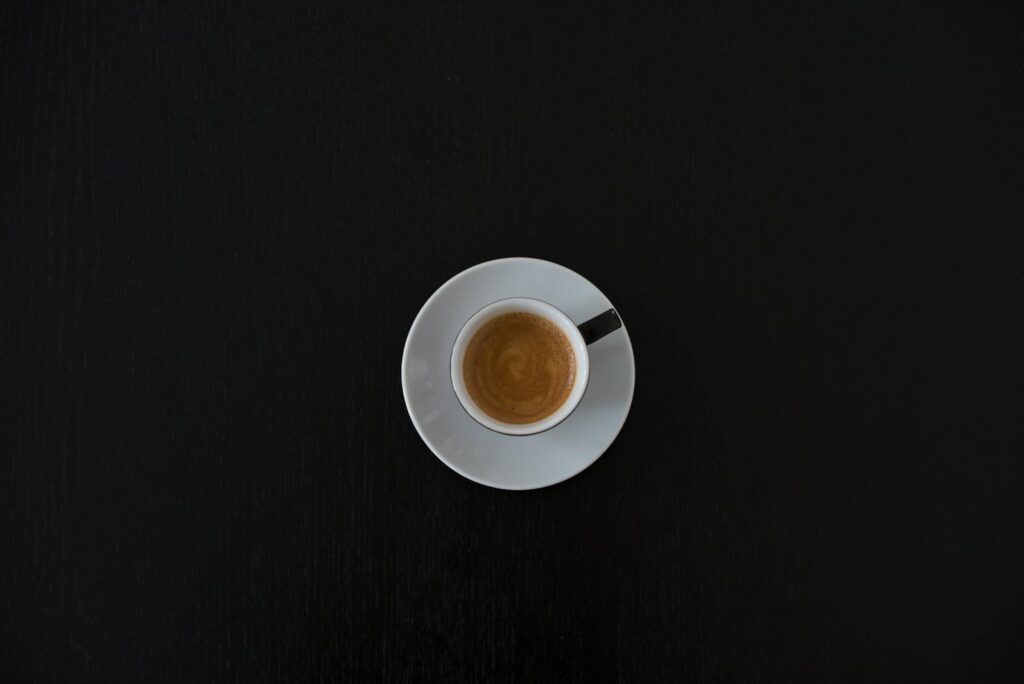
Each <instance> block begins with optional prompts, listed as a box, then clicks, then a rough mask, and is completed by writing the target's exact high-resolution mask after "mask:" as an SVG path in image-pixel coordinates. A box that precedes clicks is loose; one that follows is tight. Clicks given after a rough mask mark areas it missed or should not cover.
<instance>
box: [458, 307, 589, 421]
mask: <svg viewBox="0 0 1024 684" xmlns="http://www.w3.org/2000/svg"><path fill="white" fill-rule="evenodd" d="M520 302H522V303H524V304H527V305H529V307H532V308H535V309H536V308H539V309H541V310H542V313H541V312H536V311H531V310H530V309H529V308H526V310H527V311H528V312H529V313H539V314H540V315H543V316H544V317H545V318H548V319H549V320H551V321H552V322H553V323H555V324H556V325H557V326H558V327H559V329H560V330H561V331H562V332H563V334H565V335H566V336H567V337H568V338H569V343H570V344H571V345H572V348H573V353H574V354H575V355H576V381H575V382H574V383H573V388H572V391H571V393H570V395H569V397H567V398H566V400H565V402H563V404H562V405H561V406H559V407H558V409H557V410H556V411H555V412H554V413H552V414H550V415H548V416H546V417H544V418H543V419H541V420H538V421H534V422H532V423H506V422H504V421H500V420H497V419H495V418H492V417H491V416H489V415H488V414H487V413H486V412H485V411H483V410H482V409H481V408H479V407H478V406H477V405H476V402H474V401H473V399H472V398H471V397H470V396H469V392H468V391H467V390H466V385H465V380H464V378H463V376H462V364H461V360H462V357H463V355H464V354H465V350H466V347H468V345H469V341H470V340H471V339H472V335H473V334H475V333H476V331H477V330H479V329H480V327H481V326H483V325H484V324H485V323H486V322H487V321H489V320H490V319H491V318H493V317H494V316H496V315H500V314H494V316H488V314H491V313H492V310H493V309H496V308H498V307H499V306H501V305H504V306H506V307H507V306H515V305H516V304H517V303H520ZM513 311H516V309H511V310H510V311H508V312H507V313H511V312H513ZM457 353H458V356H459V361H460V363H456V360H455V357H456V354H457ZM449 369H450V375H451V383H452V389H453V391H454V392H455V397H456V399H457V400H458V402H459V405H460V406H461V407H462V409H463V410H464V411H465V412H466V413H467V414H468V415H469V416H470V417H471V418H472V419H473V420H475V421H476V422H477V423H478V424H480V425H481V426H483V427H485V428H487V429H488V430H491V431H493V432H497V433H499V434H503V435H508V436H511V437H523V436H528V435H535V434H539V433H541V432H546V431H547V430H550V429H552V428H554V427H556V426H558V425H559V424H561V423H562V422H563V421H564V420H565V419H566V418H568V417H569V416H571V415H572V414H573V412H574V411H575V410H576V409H577V407H578V406H579V405H580V402H582V400H583V395H584V394H585V393H586V391H587V386H588V385H589V384H590V353H589V351H588V349H587V344H586V342H585V341H584V340H583V335H582V334H581V333H580V331H579V329H578V328H577V327H576V323H575V322H573V320H572V319H571V318H569V316H568V315H566V313H565V312H564V311H562V310H561V309H559V308H558V307H557V306H555V305H554V304H551V303H549V302H546V301H544V300H541V299H536V298H534V297H505V298H503V299H498V300H495V301H493V302H491V303H490V304H487V305H485V306H483V307H481V308H480V309H478V310H477V311H476V312H475V313H474V314H473V315H472V316H470V317H469V318H468V319H467V320H466V322H465V323H463V325H462V328H460V329H459V333H458V335H456V337H455V341H454V342H453V343H452V351H451V357H450V359H449Z"/></svg>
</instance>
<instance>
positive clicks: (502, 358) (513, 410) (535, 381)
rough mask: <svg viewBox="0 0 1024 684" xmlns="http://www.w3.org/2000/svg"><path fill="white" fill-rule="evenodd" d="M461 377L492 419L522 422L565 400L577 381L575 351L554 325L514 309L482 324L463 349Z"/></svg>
mask: <svg viewBox="0 0 1024 684" xmlns="http://www.w3.org/2000/svg"><path fill="white" fill-rule="evenodd" d="M462 375H463V379H464V380H465V383H466V390H467V391H468V392H469V396H470V398H472V399H473V401H474V402H475V403H476V405H477V406H479V407H480V409H481V410H482V411H483V412H484V413H486V414H487V415H489V416H490V417H491V418H494V419H495V420H500V421H502V422H505V423H513V424H516V425H522V424H524V423H533V422H536V421H538V420H542V419H544V418H547V417H548V416H550V415H551V414H552V413H554V412H555V411H557V410H558V408H559V407H560V406H561V405H562V404H564V403H565V400H566V399H568V398H569V393H570V392H571V391H572V386H573V383H574V382H575V380H576V354H575V353H574V352H573V350H572V345H571V344H569V340H568V338H567V337H566V336H565V333H563V332H562V331H561V330H560V329H559V327H558V326H557V325H555V324H554V323H552V322H551V321H549V320H547V319H546V318H544V317H542V316H538V315H536V314H532V313H526V312H516V313H509V314H503V315H501V316H498V317H496V318H493V319H491V320H489V321H487V322H486V323H484V324H483V326H481V328H480V329H479V330H477V331H476V334H475V335H473V339H471V340H470V341H469V345H467V347H466V353H465V356H463V360H462Z"/></svg>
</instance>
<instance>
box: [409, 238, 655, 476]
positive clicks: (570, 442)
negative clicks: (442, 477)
mask: <svg viewBox="0 0 1024 684" xmlns="http://www.w3.org/2000/svg"><path fill="white" fill-rule="evenodd" d="M507 297H532V298H534V299H540V300H542V301H546V302H549V303H551V304H554V305H555V306H556V307H558V308H559V309H561V310H562V311H564V312H565V313H566V314H567V315H568V316H569V317H570V318H571V319H572V320H573V321H575V322H576V323H582V322H583V321H585V320H587V319H589V318H591V317H592V316H596V315H597V314H599V313H601V312H603V311H606V310H607V309H610V308H612V303H611V302H610V301H608V298H607V297H605V296H604V295H603V294H602V293H601V291H600V290H598V289H597V288H596V287H595V286H594V285H593V284H592V283H591V282H590V281H588V280H587V279H586V278H584V277H583V276H581V275H579V274H578V273H575V272H573V271H570V270H569V269H567V268H565V267H564V266H559V265H558V264H553V263H551V262H550V261H541V260H540V259H529V258H523V257H516V258H511V259H498V260H496V261H488V262H486V263H482V264H478V265H477V266H474V267H472V268H470V269H467V270H465V271H463V272H462V273H460V274H458V275H457V276H455V277H454V278H452V279H451V280H449V281H448V282H447V283H445V284H444V285H442V286H441V287H440V289H438V291H437V292H435V293H434V294H433V295H432V296H431V297H430V299H428V300H427V303H426V304H424V305H423V308H422V309H421V310H420V312H419V315H417V316H416V320H415V321H413V324H412V328H410V329H409V337H408V338H406V341H405V352H404V353H403V354H402V392H403V394H404V395H405V405H406V407H407V408H408V409H409V416H410V417H411V418H412V422H413V425H415V426H416V430H417V431H418V432H419V433H420V437H422V438H423V441H424V442H426V443H427V446H428V447H430V449H431V451H433V452H434V454H436V455H437V457H438V458H439V459H441V460H442V461H443V462H444V463H445V465H447V466H448V467H450V468H451V469H452V470H454V471H455V472H457V473H459V474H460V475H462V476H464V477H467V478H469V479H470V480H473V481H474V482H479V483H480V484H484V485H488V486H490V487H498V488H500V489H538V488H540V487H547V486H548V485H553V484H555V483H557V482H561V481H562V480H566V479H568V478H570V477H572V476H573V475H576V474H577V473H579V472H580V471H582V470H583V469H584V468H586V467H587V466H589V465H590V464H591V463H593V462H594V461H596V460H597V459H598V457H600V456H601V454H603V453H604V451H605V449H607V448H608V447H609V446H610V445H611V443H612V441H613V440H614V439H615V437H616V435H618V434H619V430H621V429H622V425H623V423H625V422H626V415H627V414H628V413H629V406H630V404H631V403H632V401H633V380H634V375H635V369H634V366H633V346H632V345H631V344H630V342H629V335H628V334H627V333H626V326H625V324H623V326H622V328H620V329H619V330H615V331H614V332H612V333H610V334H608V335H607V336H605V337H603V338H602V339H600V340H598V341H597V342H595V343H593V344H592V345H590V347H589V351H590V384H589V385H588V386H587V392H586V394H585V395H584V396H583V401H582V402H581V403H580V405H579V406H578V407H577V408H576V410H575V412H573V414H572V415H571V416H569V417H568V418H566V419H565V421H563V422H562V423H560V424H559V425H558V426H556V427H554V428H552V429H551V430H548V431H547V432H542V433H539V434H536V435H530V436H527V437H519V436H509V435H502V434H499V433H497V432H492V431H491V430H488V429H487V428H485V427H483V426H482V425H480V424H479V423H477V422H476V421H475V420H473V419H472V418H470V417H469V414H467V413H466V411H465V410H463V408H462V406H461V405H460V404H459V400H458V399H457V398H456V396H455V390H454V389H452V383H451V373H450V369H449V364H450V359H451V353H452V345H453V344H454V343H455V337H456V336H457V335H458V333H459V330H460V329H461V328H462V325H463V324H464V323H465V322H466V321H467V320H469V318H470V316H472V315H473V314H474V313H475V312H476V311H478V310H479V309H481V308H482V307H484V306H486V305H487V304H490V303H491V302H494V301H496V300H499V299H505V298H507ZM618 313H619V314H620V318H621V314H622V312H621V311H620V312H618ZM627 313H628V312H627Z"/></svg>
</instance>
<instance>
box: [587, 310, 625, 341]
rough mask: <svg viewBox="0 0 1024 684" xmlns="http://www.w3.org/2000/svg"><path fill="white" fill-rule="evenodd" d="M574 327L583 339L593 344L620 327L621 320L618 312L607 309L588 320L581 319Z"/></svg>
mask: <svg viewBox="0 0 1024 684" xmlns="http://www.w3.org/2000/svg"><path fill="white" fill-rule="evenodd" d="M576 327H577V328H579V331H580V334H581V335H583V341H584V342H586V343H587V344H593V343H594V342H597V341H598V340H599V339H601V338H602V337H604V336H605V335H607V334H608V333H610V332H612V331H613V330H618V329H619V328H621V327H622V321H620V320H619V314H617V313H615V309H608V310H607V311H605V312H604V313H601V314H598V315H596V316H594V317H593V318H591V319H590V320H587V321H583V322H582V323H580V324H579V325H578V326H576Z"/></svg>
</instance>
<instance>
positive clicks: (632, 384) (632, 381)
mask: <svg viewBox="0 0 1024 684" xmlns="http://www.w3.org/2000/svg"><path fill="white" fill-rule="evenodd" d="M509 262H534V263H536V264H541V265H543V266H553V267H555V268H559V269H562V270H563V271H568V272H569V273H571V274H573V275H575V276H577V277H578V278H581V279H582V280H583V281H584V282H585V283H586V284H587V285H589V286H590V287H592V288H594V289H595V290H596V291H597V292H598V293H600V294H601V296H602V297H604V298H605V299H606V300H607V301H608V302H609V304H611V306H612V308H615V305H614V303H613V302H611V300H610V299H608V296H607V295H605V294H604V292H603V291H602V290H601V288H599V287H597V286H596V285H594V283H593V282H591V281H590V280H589V279H588V278H586V277H585V276H582V275H580V274H579V273H577V272H576V271H574V270H572V269H571V268H569V267H567V266H563V265H561V264H558V263H555V262H553V261H547V260H546V259H538V258H536V257H503V258H499V259H491V260H488V261H483V262H480V263H478V264H475V265H473V266H470V267H469V268H466V269H464V270H462V271H459V272H458V273H456V274H455V275H453V276H452V277H451V278H449V279H448V280H446V281H445V282H444V283H443V284H442V285H441V286H440V287H438V288H437V289H436V290H435V291H434V293H433V294H432V295H430V297H428V298H427V300H426V301H425V302H423V306H421V307H420V310H419V311H418V312H417V313H416V317H415V318H414V319H413V322H412V325H410V326H409V332H408V334H407V335H406V337H405V345H404V346H403V348H402V370H401V374H402V398H403V400H404V401H405V409H406V412H407V413H408V414H409V419H410V420H411V421H412V424H413V427H415V428H416V432H417V434H418V435H419V437H420V440H421V441H422V442H423V443H424V444H425V445H426V446H427V448H428V449H430V451H431V452H432V453H433V454H434V456H436V457H437V459H438V460H439V461H441V462H442V463H444V464H445V465H446V466H448V467H449V468H450V469H451V470H453V471H455V472H456V473H458V474H459V475H461V476H462V477H464V478H466V479H467V480H470V481H472V482H476V483H477V484H481V485H484V486H485V487H493V488H494V489H503V490H506V491H529V490H533V489H544V488H546V487H551V486H553V485H556V484H558V483H560V482H565V481H566V480H569V479H571V478H573V477H576V476H577V475H579V474H580V473H582V472H583V471H584V470H586V469H587V468H589V467H590V466H592V465H594V463H596V462H597V460H598V459H599V458H601V456H603V455H604V453H605V452H606V451H608V448H609V447H610V446H611V445H612V444H613V443H614V442H615V440H616V439H618V436H619V433H620V432H622V428H623V427H624V426H625V424H626V419H627V418H629V412H630V410H631V409H632V407H633V394H634V391H635V389H636V359H635V355H634V353H633V341H632V340H631V339H630V337H629V332H628V330H627V328H626V322H625V320H624V319H623V318H622V314H621V312H619V310H618V309H617V308H616V309H615V312H616V313H617V314H618V315H619V320H620V321H621V322H622V327H621V328H620V330H621V331H622V334H623V335H625V336H626V347H627V349H628V350H629V392H628V396H627V397H626V400H625V408H626V410H625V412H624V413H623V415H622V419H621V420H620V421H619V424H618V425H617V426H616V427H615V430H614V431H613V432H612V433H611V437H610V438H609V439H608V441H607V443H606V444H604V445H603V446H602V447H600V449H595V451H596V454H595V455H594V457H593V459H592V460H590V461H589V462H587V463H585V464H584V465H583V466H581V467H580V468H579V469H577V470H575V471H573V472H572V473H570V474H568V475H565V476H564V477H562V476H560V477H558V478H556V479H553V480H550V481H548V482H544V483H542V484H536V485H530V486H525V487H524V486H508V485H505V484H501V483H498V482H494V481H489V480H486V479H484V478H480V477H477V476H475V475H472V474H470V473H468V472H466V471H465V470H463V469H461V468H460V467H458V466H457V465H455V464H454V463H453V462H451V461H450V460H449V459H448V458H446V457H445V456H444V455H443V454H441V453H440V452H439V451H438V450H437V449H435V448H434V446H433V445H432V444H431V443H430V441H429V440H428V439H427V437H426V435H425V430H424V428H423V427H422V425H421V424H420V420H419V418H418V417H417V416H416V414H415V412H414V411H413V407H412V404H411V402H410V400H409V387H408V382H407V380H406V378H407V370H408V363H409V346H410V342H411V340H412V339H413V336H414V334H415V333H416V330H417V328H418V327H419V326H420V324H421V322H422V320H423V313H424V311H426V310H427V308H428V307H429V306H430V305H431V303H433V301H434V300H435V299H437V298H439V297H441V296H442V295H443V294H444V292H445V290H447V289H448V287H449V286H450V285H452V284H453V283H455V282H456V281H458V280H461V279H462V278H465V277H467V276H469V275H471V274H472V273H473V272H475V271H477V270H480V269H484V268H487V267H489V266H494V265H497V264H499V263H509ZM496 301H497V300H496ZM542 301H546V300H542ZM616 332H618V331H616ZM452 391H453V393H454V389H453V390H452ZM456 403H457V399H456ZM562 424H564V421H563V423H559V425H562ZM555 427H558V426H555ZM493 434H494V438H495V439H502V440H507V439H523V438H524V437H536V436H538V435H543V434H544V433H537V435H506V434H503V433H493Z"/></svg>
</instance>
